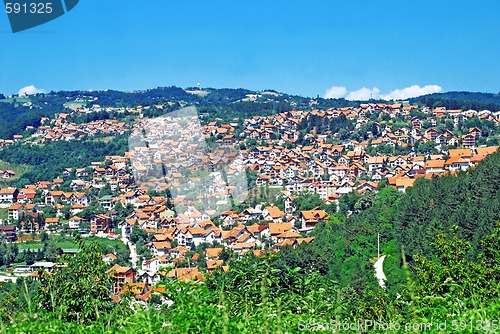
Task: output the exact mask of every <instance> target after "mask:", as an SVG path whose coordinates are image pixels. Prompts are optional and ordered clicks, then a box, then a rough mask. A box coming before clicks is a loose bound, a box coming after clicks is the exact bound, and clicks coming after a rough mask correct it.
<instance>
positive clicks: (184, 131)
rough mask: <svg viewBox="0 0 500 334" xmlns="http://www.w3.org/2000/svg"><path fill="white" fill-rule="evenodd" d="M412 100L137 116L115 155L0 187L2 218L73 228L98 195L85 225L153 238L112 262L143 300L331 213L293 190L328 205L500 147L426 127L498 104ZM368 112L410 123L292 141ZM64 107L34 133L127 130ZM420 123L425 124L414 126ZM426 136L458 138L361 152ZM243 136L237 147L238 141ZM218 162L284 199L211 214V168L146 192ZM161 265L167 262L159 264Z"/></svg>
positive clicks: (467, 164) (218, 189) (474, 132)
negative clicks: (309, 128)
mask: <svg viewBox="0 0 500 334" xmlns="http://www.w3.org/2000/svg"><path fill="white" fill-rule="evenodd" d="M416 108H417V107H416V106H404V105H402V104H399V103H396V104H361V105H360V106H359V107H356V108H355V107H350V108H339V109H328V110H324V111H322V110H314V111H309V112H306V111H291V112H284V113H279V114H276V115H271V116H254V117H252V118H250V119H246V120H242V121H241V120H239V119H234V120H233V122H230V123H229V124H222V123H220V121H213V122H210V123H208V124H207V125H204V126H200V125H199V123H197V122H196V121H190V120H187V121H186V122H185V123H183V124H182V126H181V125H180V124H179V122H175V121H173V120H171V119H168V118H163V119H161V120H160V121H161V122H162V123H161V124H159V123H158V121H159V120H156V123H155V124H153V123H154V122H153V121H151V120H147V119H139V121H138V122H139V123H138V124H139V126H140V127H141V128H147V129H148V131H147V133H146V138H142V139H143V140H144V141H149V144H147V145H146V144H144V145H141V144H139V145H136V146H134V147H131V148H130V150H129V152H126V153H125V154H124V155H123V156H108V157H106V159H105V161H103V162H94V163H92V164H91V166H89V167H88V168H73V167H71V166H68V168H66V169H65V170H64V171H62V174H61V178H58V179H55V180H52V181H43V182H37V183H35V184H32V185H26V186H25V187H24V188H22V189H15V188H3V189H0V202H3V203H7V204H8V205H10V206H9V207H8V218H9V220H10V222H17V221H18V220H22V221H21V224H20V226H21V229H23V230H25V231H39V230H41V229H44V228H55V229H57V228H60V227H61V226H62V224H63V223H67V224H68V226H69V228H71V229H75V230H78V229H80V228H81V226H82V223H83V222H85V220H84V219H83V218H81V217H80V216H81V215H80V216H79V214H80V213H81V212H82V211H83V210H85V208H88V207H89V206H90V205H91V204H98V205H99V206H100V207H102V208H103V209H104V210H103V212H104V213H102V214H97V213H96V214H93V215H92V218H90V219H89V221H88V223H89V229H90V233H95V234H98V233H103V234H109V233H111V232H112V229H111V228H110V226H111V222H112V221H113V220H114V219H115V218H116V220H118V227H119V228H120V229H121V233H122V237H124V238H127V237H129V236H130V234H131V232H132V230H133V229H143V230H145V231H146V232H147V233H149V234H150V235H151V236H152V238H151V242H149V243H148V244H146V247H148V248H149V250H150V251H151V254H152V258H150V259H144V261H143V262H142V264H141V265H140V267H139V268H138V269H135V268H134V267H130V268H128V267H121V266H119V265H114V266H113V267H112V268H111V269H110V271H109V273H110V275H113V276H114V277H115V278H116V279H117V280H116V282H117V283H116V284H115V291H114V292H115V294H116V295H120V294H123V293H132V294H134V295H135V296H137V298H139V299H143V300H145V298H149V297H150V295H151V293H154V289H152V288H150V285H151V284H154V283H155V282H157V281H158V280H159V279H160V278H161V277H171V278H178V279H198V280H201V279H203V278H204V274H203V272H202V271H200V270H199V268H198V267H199V266H200V264H202V267H205V268H206V270H207V271H208V272H210V271H213V270H215V269H216V268H221V269H222V270H227V266H226V262H225V260H226V259H227V254H226V252H227V251H230V252H231V254H233V255H232V256H242V255H243V254H246V253H249V252H252V253H254V254H255V255H257V256H261V255H263V252H264V249H266V250H268V251H279V250H280V249H281V248H282V247H285V246H292V247H294V246H296V245H299V244H301V243H309V242H312V241H313V238H311V237H308V236H307V232H308V231H310V230H312V229H314V227H315V226H316V225H317V224H318V223H320V222H323V221H326V220H328V214H327V213H326V212H325V211H323V210H321V209H320V208H315V209H313V210H309V211H301V212H298V211H297V210H296V208H295V207H294V205H293V199H294V198H295V197H296V196H297V195H300V194H301V193H304V192H308V193H314V194H317V195H318V196H319V197H320V198H321V199H322V200H323V201H325V202H326V203H328V204H333V205H335V204H336V203H337V200H338V199H339V198H340V196H342V195H343V194H347V193H350V192H353V191H356V192H358V193H360V194H361V193H364V192H366V191H375V192H376V191H378V187H379V185H378V184H379V181H381V180H383V179H386V180H387V185H388V186H392V187H394V188H396V189H397V190H399V191H405V190H406V189H407V188H408V187H411V186H412V185H413V183H414V182H415V180H416V179H417V178H419V177H424V178H430V177H433V176H435V175H443V174H446V173H453V172H456V171H458V170H466V169H468V168H471V167H474V166H476V165H477V164H478V163H479V162H480V161H482V160H483V159H485V158H486V157H487V156H488V155H490V154H493V153H495V152H497V151H498V146H492V147H476V140H477V139H478V138H480V137H481V136H482V133H481V130H480V129H478V128H471V129H469V132H468V133H467V134H465V135H464V136H462V137H457V136H456V135H455V134H454V133H453V132H451V131H448V130H444V131H443V130H441V131H439V130H437V129H436V128H435V125H436V119H437V118H439V117H445V116H446V117H450V119H452V120H453V121H454V122H455V123H456V122H462V121H463V120H464V119H467V118H471V117H475V116H477V117H479V118H481V119H485V120H488V121H491V122H494V123H495V125H498V124H499V121H500V114H499V113H498V112H497V113H492V112H487V111H483V112H474V111H467V112H462V111H453V110H446V109H443V108H436V109H434V110H430V109H428V108H423V109H422V111H423V112H425V113H427V114H428V115H429V116H428V117H427V118H426V119H420V118H418V117H411V116H410V113H411V111H412V110H414V109H416ZM137 112H140V110H138V111H137ZM373 112H376V113H379V114H380V113H381V114H387V115H388V117H390V118H392V117H396V116H401V115H402V116H405V117H408V127H402V128H401V127H400V128H398V129H397V130H393V128H392V127H390V126H387V125H385V126H382V125H380V124H378V123H375V126H376V127H377V135H376V136H375V135H373V133H372V134H371V138H370V139H369V140H366V141H364V142H360V141H356V140H352V139H351V140H345V141H344V142H342V143H341V144H332V143H331V141H330V140H329V139H331V138H335V137H336V134H332V133H324V134H313V133H308V134H306V135H305V136H306V137H307V140H306V141H305V142H306V143H307V144H303V145H301V144H298V142H299V138H300V136H301V133H300V132H299V131H298V126H299V125H300V123H301V122H302V121H304V120H305V119H307V117H309V116H310V115H314V116H318V117H325V119H329V120H331V119H334V118H336V117H340V116H341V115H344V116H345V117H347V118H348V119H350V120H352V121H353V122H354V123H355V128H360V127H363V126H366V124H367V123H368V120H369V118H368V116H369V113H373ZM67 117H68V115H67V114H59V115H58V117H57V119H56V120H55V122H53V124H51V126H41V127H39V128H38V129H37V132H36V134H35V137H38V138H39V139H40V141H51V140H62V139H66V140H70V139H78V138H79V137H80V136H81V135H85V134H95V133H98V132H103V133H121V132H122V131H125V130H126V129H127V126H126V124H123V123H119V122H117V121H114V120H105V121H96V122H91V123H88V124H80V125H76V124H72V123H68V122H66V118H67ZM151 122H153V123H151ZM424 122H429V123H430V124H431V125H433V126H432V127H428V128H427V129H423V123H424ZM148 124H149V125H148ZM151 124H153V125H152V126H151ZM456 124H458V123H456ZM198 137H200V138H198ZM172 138H176V140H173V139H172ZM212 138H215V143H216V144H218V147H219V148H217V149H212V150H206V153H203V152H204V151H205V143H204V141H203V139H205V140H208V139H212ZM251 139H256V140H259V141H258V143H259V144H258V145H257V146H250V145H247V144H248V142H249V140H251ZM426 142H433V143H434V144H435V145H447V146H458V147H461V148H455V149H448V150H446V151H441V153H439V154H434V155H433V154H427V155H425V156H423V155H417V154H416V153H415V152H413V151H412V152H410V153H409V154H407V155H391V154H378V153H377V154H373V153H370V152H372V150H371V148H374V147H377V146H378V145H389V146H393V147H396V146H398V147H411V146H412V145H415V144H416V143H426ZM287 143H292V144H293V145H287ZM302 143H304V141H302ZM240 144H243V145H245V146H246V149H243V150H239V147H240ZM0 145H2V142H0ZM235 147H237V148H238V149H237V150H235V149H234V148H235ZM165 165H167V166H168V175H167V176H168V178H166V179H165V178H164V177H163V175H162V172H163V169H162V166H165ZM221 168H225V173H227V174H228V175H233V174H235V173H237V172H238V171H239V170H240V169H241V168H245V169H247V170H248V171H249V172H252V173H254V174H255V176H256V180H255V182H256V185H257V186H260V187H264V188H266V187H274V188H279V191H278V196H282V197H283V199H284V203H285V205H284V210H283V208H278V207H277V206H274V205H267V206H263V205H262V204H257V205H255V206H254V207H250V206H249V207H247V208H245V209H244V210H242V211H241V212H240V211H236V210H231V209H229V210H223V211H222V212H220V213H219V214H218V215H217V219H214V210H212V208H208V209H204V208H203V206H202V205H198V204H199V203H198V202H200V201H201V200H202V199H206V197H215V198H217V200H218V201H222V202H224V203H225V204H227V203H228V202H229V200H230V197H231V196H232V191H233V190H234V189H233V188H232V186H231V185H228V184H225V183H223V182H220V180H218V179H216V178H214V179H213V180H212V181H211V183H210V184H209V185H207V188H206V189H207V191H206V194H204V197H203V198H200V197H187V196H177V197H174V198H166V197H164V196H155V195H151V192H148V190H156V191H158V192H162V191H164V190H166V189H169V188H171V187H172V186H181V185H186V186H190V183H191V182H193V183H192V184H196V183H194V182H195V181H194V179H196V178H198V179H199V178H200V175H202V174H203V172H205V171H209V172H211V171H214V170H218V169H221ZM1 175H2V173H0V177H2V176H1ZM67 178H71V184H70V188H71V191H67V190H68V189H65V190H66V191H62V190H61V186H62V184H63V183H64V180H65V179H67ZM192 184H191V187H193V185H192ZM107 185H109V186H110V189H111V190H112V192H113V195H106V196H101V197H100V198H93V197H91V196H90V192H91V190H92V189H102V188H103V187H105V186H107ZM197 201H198V202H197ZM118 204H120V205H118ZM117 205H118V207H132V208H133V210H132V213H131V214H130V215H128V216H127V217H126V218H125V217H120V216H119V212H118V211H117V210H116V207H117ZM47 207H54V208H55V209H56V210H55V212H56V214H55V215H54V217H46V215H44V214H43V211H44V210H45V208H47ZM68 209H69V219H64V218H65V212H64V211H65V210H68ZM174 209H175V211H174ZM66 217H67V214H66ZM200 245H204V246H205V247H206V246H207V245H212V246H213V245H218V246H213V247H212V246H208V248H206V249H205V250H204V251H203V253H199V252H198V253H195V254H194V255H192V254H193V250H195V249H196V248H197V247H199V246H200ZM108 260H109V261H110V263H112V262H113V261H114V260H113V254H108V255H107V256H106V261H108ZM115 260H116V258H115ZM169 267H171V268H173V269H169V270H167V271H165V272H164V271H162V268H169ZM138 281H140V282H138Z"/></svg>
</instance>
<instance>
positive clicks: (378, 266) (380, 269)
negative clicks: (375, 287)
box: [373, 255, 387, 289]
mask: <svg viewBox="0 0 500 334" xmlns="http://www.w3.org/2000/svg"><path fill="white" fill-rule="evenodd" d="M384 260H385V255H382V256H381V257H380V258H379V259H378V260H377V262H375V264H374V265H373V267H374V268H375V277H376V278H377V280H378V284H379V285H380V287H382V288H384V289H385V281H387V277H385V274H384Z"/></svg>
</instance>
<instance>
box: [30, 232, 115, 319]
mask: <svg viewBox="0 0 500 334" xmlns="http://www.w3.org/2000/svg"><path fill="white" fill-rule="evenodd" d="M76 242H77V244H78V246H79V248H80V249H81V251H80V252H79V253H77V255H76V256H75V257H70V258H67V257H64V258H62V259H61V261H60V262H59V263H60V264H61V265H60V266H59V267H57V268H56V270H55V271H54V272H53V273H52V274H47V273H44V272H43V271H40V272H39V273H38V274H39V277H40V286H39V290H38V293H37V296H36V302H37V304H39V305H40V307H41V308H42V309H44V310H46V311H48V312H59V313H60V314H61V315H62V316H63V318H64V319H65V320H67V321H75V322H78V323H85V322H89V321H93V320H96V319H97V318H98V317H99V314H100V313H107V312H109V311H110V310H111V298H110V295H109V286H108V283H109V282H110V276H109V275H108V274H107V273H106V265H105V263H104V262H103V261H102V257H101V252H100V250H99V246H98V244H97V243H96V242H91V243H86V242H85V241H84V240H83V239H82V238H81V237H80V236H79V235H78V236H77V238H76ZM64 262H67V265H63V263H64Z"/></svg>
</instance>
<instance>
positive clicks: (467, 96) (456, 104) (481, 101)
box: [410, 92, 500, 111]
mask: <svg viewBox="0 0 500 334" xmlns="http://www.w3.org/2000/svg"><path fill="white" fill-rule="evenodd" d="M410 103H418V104H421V105H427V106H430V107H446V108H447V109H452V110H456V109H462V110H469V109H473V110H490V111H498V110H499V109H500V108H499V107H500V93H498V94H492V93H474V92H446V93H434V94H429V95H423V96H419V97H416V98H412V99H410Z"/></svg>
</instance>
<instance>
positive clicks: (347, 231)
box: [345, 210, 352, 256]
mask: <svg viewBox="0 0 500 334" xmlns="http://www.w3.org/2000/svg"><path fill="white" fill-rule="evenodd" d="M351 214H352V211H351V210H349V211H347V215H346V217H345V241H346V245H347V246H346V250H345V253H346V255H347V256H351V245H350V240H349V225H348V222H349V217H350V216H351Z"/></svg>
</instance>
